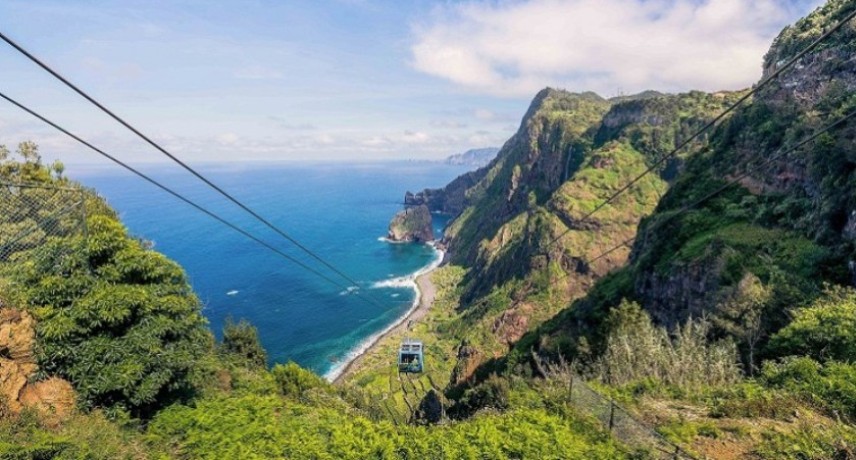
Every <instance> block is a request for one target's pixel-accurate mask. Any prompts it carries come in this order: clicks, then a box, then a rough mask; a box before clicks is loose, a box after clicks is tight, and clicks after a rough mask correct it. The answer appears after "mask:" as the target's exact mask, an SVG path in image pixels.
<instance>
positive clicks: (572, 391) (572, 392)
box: [568, 372, 574, 404]
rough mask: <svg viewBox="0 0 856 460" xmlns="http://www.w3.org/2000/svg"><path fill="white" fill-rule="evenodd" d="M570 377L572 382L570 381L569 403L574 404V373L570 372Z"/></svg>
mask: <svg viewBox="0 0 856 460" xmlns="http://www.w3.org/2000/svg"><path fill="white" fill-rule="evenodd" d="M568 375H569V376H570V380H568V402H570V403H571V404H573V402H574V373H573V372H570V373H569V374H568Z"/></svg>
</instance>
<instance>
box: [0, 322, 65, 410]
mask: <svg viewBox="0 0 856 460" xmlns="http://www.w3.org/2000/svg"><path fill="white" fill-rule="evenodd" d="M35 337H36V332H35V321H34V320H33V317H32V316H30V314H29V313H27V312H23V311H20V310H17V309H14V308H0V415H3V414H4V413H5V412H8V413H11V414H17V413H20V412H21V411H22V410H23V409H24V408H25V407H29V408H33V409H35V410H37V411H38V412H39V413H40V414H41V415H42V416H43V419H44V420H45V421H47V422H49V423H55V422H56V421H58V420H60V419H62V418H63V417H65V416H67V415H68V414H70V413H71V411H73V410H74V401H75V396H74V389H73V388H72V386H71V384H70V383H68V382H67V381H65V380H63V379H60V378H56V377H52V378H49V379H47V380H44V381H40V382H31V381H30V380H31V378H32V377H33V374H35V372H36V371H37V370H38V366H37V365H36V362H35V359H34V357H33V346H34V344H35Z"/></svg>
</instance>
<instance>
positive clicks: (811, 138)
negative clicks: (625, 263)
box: [586, 110, 856, 265]
mask: <svg viewBox="0 0 856 460" xmlns="http://www.w3.org/2000/svg"><path fill="white" fill-rule="evenodd" d="M854 116H856V110H853V111H851V112H850V113H848V114H847V115H845V116H843V117H841V118H839V119H838V120H836V121H835V122H833V123H830V124H828V125H826V126H824V127H823V128H821V129H820V130H818V131H817V132H815V133H813V134H812V135H811V136H808V137H806V138H805V139H803V140H801V141H800V142H797V143H796V144H794V145H792V146H790V147H788V148H786V149H784V150H780V151H779V152H778V153H775V154H773V155H771V156H769V157H767V158H765V159H764V160H763V161H761V162H760V163H758V164H757V165H755V166H754V169H758V168H761V167H764V166H766V165H768V164H770V163H772V162H774V161H776V160H778V159H780V158H782V157H785V156H787V155H790V154H791V152H794V151H796V150H799V149H800V148H802V147H803V146H805V145H806V144H809V143H810V142H813V141H814V140H815V139H817V138H818V137H820V136H822V135H823V134H826V133H827V132H829V131H831V130H833V129H835V128H836V127H838V126H840V125H842V124H844V123H845V122H847V121H848V120H850V119H851V118H853V117H854ZM745 167H746V168H747V170H746V171H744V172H742V173H740V174H738V175H737V176H734V177H733V178H732V179H731V180H729V181H727V182H726V183H725V184H723V185H722V186H720V187H719V188H717V189H716V190H714V191H712V192H710V193H708V194H707V195H705V196H703V197H702V198H700V199H698V200H696V201H694V202H692V203H689V204H687V205H684V206H682V207H681V208H680V209H678V210H677V211H674V213H671V214H668V215H666V217H664V218H663V219H661V220H659V221H657V222H655V223H654V225H653V226H652V227H650V228H647V229H646V232H650V231H651V230H652V229H655V228H659V227H660V226H661V225H663V224H665V223H666V222H668V221H670V220H672V219H674V218H676V217H678V216H680V215H682V214H685V213H687V212H689V211H690V210H692V209H694V208H695V207H696V206H698V205H700V204H702V203H704V202H705V201H707V200H709V199H711V198H713V197H714V196H716V195H719V194H720V193H722V192H724V191H725V190H727V189H728V188H729V187H731V186H733V185H735V184H737V183H739V182H740V181H741V180H743V179H744V178H746V177H748V176H749V175H750V174H752V172H753V171H752V169H750V168H749V165H748V163H747V164H746V165H745ZM634 240H636V237H631V238H628V239H626V240H624V241H622V242H621V243H619V244H617V245H615V246H613V247H612V248H610V249H608V250H606V251H604V252H602V253H601V254H600V255H598V256H597V257H594V258H592V259H589V260H587V261H586V263H587V265H591V263H593V262H595V261H597V260H600V259H602V258H604V257H606V256H608V255H609V254H611V253H613V252H615V251H617V250H618V249H620V248H622V247H625V246H628V245H630V244H631V243H632V242H633V241H634Z"/></svg>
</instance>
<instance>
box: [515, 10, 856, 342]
mask: <svg viewBox="0 0 856 460" xmlns="http://www.w3.org/2000/svg"><path fill="white" fill-rule="evenodd" d="M854 8H856V4H854V3H853V2H846V1H831V2H829V3H827V4H826V5H825V6H824V7H822V8H820V9H819V10H818V11H816V12H815V13H813V14H812V15H810V16H809V17H807V18H806V19H803V20H801V21H800V22H798V23H797V24H796V25H794V26H792V27H788V28H786V29H785V30H784V31H783V32H782V34H781V35H780V36H779V37H778V38H777V39H776V41H775V42H774V43H773V46H772V47H771V49H770V51H769V52H768V53H767V57H766V59H765V64H764V74H765V76H767V75H769V74H770V73H771V72H773V71H774V70H775V69H777V68H779V66H781V65H782V64H783V63H784V62H787V60H789V59H791V58H792V57H793V56H794V55H795V54H796V53H797V52H798V51H799V50H800V49H802V48H804V47H805V46H807V45H808V44H809V43H811V42H812V41H813V40H815V39H816V38H817V37H819V36H820V35H821V34H822V33H823V32H825V31H826V30H827V29H828V27H830V26H831V25H832V24H835V23H836V22H838V21H839V20H840V19H841V18H843V17H844V16H845V15H846V14H848V13H850V12H852V11H853V9H854ZM854 43H856V24H854V23H853V21H851V22H850V23H849V24H847V25H846V26H845V27H844V29H842V30H841V31H839V32H838V33H836V34H835V35H834V36H832V37H830V39H829V40H828V41H827V42H825V43H824V44H823V45H822V46H820V47H819V48H818V49H816V50H814V51H813V52H811V53H809V54H808V55H806V56H805V57H803V58H802V59H801V60H800V61H799V62H798V63H797V64H796V65H795V66H794V67H793V68H791V69H789V70H787V71H786V72H785V73H784V74H782V75H781V76H780V77H779V78H778V79H776V80H774V81H773V82H772V83H771V84H770V86H768V87H766V88H764V89H763V90H762V91H760V92H759V93H758V94H757V95H756V96H755V97H754V99H753V100H751V102H749V103H747V104H745V105H744V106H743V107H741V108H740V109H739V110H738V111H736V112H735V113H734V115H733V116H732V117H731V118H729V119H728V120H727V121H726V122H724V123H722V124H721V125H720V126H719V127H718V128H717V129H715V130H714V131H713V132H712V134H711V135H710V136H709V137H708V138H707V139H705V140H704V141H703V142H699V143H698V144H697V146H696V148H695V149H690V151H692V150H695V151H697V152H699V153H697V154H694V155H690V156H688V157H685V158H684V159H682V160H680V165H679V167H678V168H677V169H676V170H675V171H673V173H674V174H673V175H669V176H668V178H670V179H673V180H672V184H673V185H672V186H671V187H670V188H669V190H668V191H667V192H666V193H665V195H664V196H663V197H662V199H660V200H659V202H658V204H657V207H656V210H655V211H654V212H653V213H652V214H651V215H650V216H649V217H646V218H644V219H643V220H642V221H641V223H640V225H639V228H638V231H636V235H637V236H636V239H635V242H634V244H633V248H632V252H631V253H630V255H629V259H628V261H627V264H626V265H622V266H621V268H620V269H619V270H617V271H614V272H612V273H611V274H610V275H609V276H607V277H605V278H603V279H602V280H600V281H599V282H598V283H597V284H596V285H595V286H594V288H593V290H592V291H591V292H590V293H589V295H587V296H586V297H585V298H584V299H581V300H580V301H578V302H576V303H574V304H573V306H572V307H571V308H569V309H567V310H566V311H564V312H563V313H562V314H561V315H559V316H558V317H557V318H556V319H554V320H553V321H551V324H550V325H549V327H546V328H545V329H543V330H542V331H540V332H539V334H537V335H538V337H537V340H539V341H540V343H541V344H544V345H545V348H547V349H552V350H553V351H556V352H561V353H562V354H563V356H566V357H568V356H575V353H577V352H578V351H579V350H578V349H577V348H576V345H574V340H573V339H571V340H569V339H568V338H569V337H580V336H585V337H586V341H585V343H586V345H585V346H586V349H590V348H589V347H590V346H591V345H592V343H593V342H592V340H594V342H595V343H596V342H597V339H598V330H599V328H601V327H602V325H601V319H602V318H603V317H604V315H606V314H607V311H608V310H609V309H611V308H613V307H614V306H616V305H618V304H619V302H620V301H621V299H622V298H628V299H631V300H635V301H638V302H639V304H640V305H642V306H643V308H645V309H646V310H647V311H648V312H649V313H650V314H651V316H652V318H653V319H654V320H655V321H657V322H658V323H660V324H663V325H666V326H668V327H675V326H676V325H679V324H681V323H683V322H685V321H686V320H687V319H689V318H691V317H693V318H699V317H706V318H708V319H709V320H711V321H712V323H713V324H714V325H715V326H716V327H714V331H713V332H712V333H713V334H714V335H716V336H723V335H729V334H732V333H733V331H734V330H735V329H740V328H744V327H746V325H745V324H742V323H741V321H743V319H740V318H738V319H736V320H735V319H734V318H733V317H729V315H731V314H732V313H733V312H729V311H727V309H728V304H729V299H732V298H733V297H734V295H735V293H736V292H737V291H738V285H739V283H740V282H741V280H744V279H747V278H751V279H758V280H759V283H760V285H761V288H762V289H763V290H764V291H765V292H767V293H769V294H768V295H766V296H765V299H766V300H765V301H764V302H762V303H759V304H758V305H759V306H758V308H759V311H758V312H757V314H758V315H759V317H760V318H761V320H760V322H759V323H757V325H756V326H753V327H758V328H760V329H759V330H758V334H760V337H769V336H771V335H772V334H774V333H775V332H776V331H777V330H778V329H779V328H781V327H782V326H783V325H785V324H787V323H788V322H789V320H790V315H791V314H792V312H793V310H794V308H796V307H798V306H800V305H806V304H807V303H810V302H811V301H812V299H814V298H815V297H816V296H817V295H819V294H820V293H821V291H822V286H823V284H824V283H835V284H853V280H854V272H853V267H856V264H854V260H856V243H855V242H854V236H856V235H854V232H853V231H852V229H853V228H854V227H856V200H854V197H856V173H855V172H856V124H854V122H853V120H852V119H851V121H849V122H848V123H846V124H844V125H841V126H839V127H838V128H836V129H834V130H832V131H830V132H829V133H827V134H825V135H823V136H821V137H820V138H818V139H817V140H816V141H815V142H812V143H811V144H808V145H806V146H804V147H802V148H799V149H797V150H794V151H792V152H790V153H788V154H787V155H782V152H783V151H786V150H789V147H791V146H794V145H796V144H798V143H799V142H800V141H802V140H803V139H805V138H807V137H808V136H810V135H811V134H812V133H815V132H817V131H819V130H820V129H823V128H824V127H825V126H827V125H829V124H830V123H832V122H833V121H836V120H839V119H841V118H842V117H843V116H844V115H845V114H849V113H851V112H852V111H853V110H856V98H854V96H853V95H854V94H856V77H854V75H856V54H854V51H856V45H854ZM714 96H715V97H718V95H714ZM725 97H726V98H727V97H728V96H725ZM646 102H647V103H648V104H650V102H648V101H636V102H630V103H626V104H623V105H625V106H627V105H628V104H629V105H630V106H634V107H633V110H632V111H630V112H629V113H626V114H625V115H624V116H622V117H614V116H610V115H608V116H607V117H606V118H605V119H604V123H603V124H602V125H601V127H600V129H599V131H598V134H597V135H596V138H597V137H599V136H610V135H613V133H616V132H619V131H623V132H625V133H629V132H631V131H632V130H638V129H639V126H640V125H639V124H638V120H640V119H644V120H646V123H645V124H646V125H648V126H663V125H664V121H663V120H660V119H655V118H653V117H652V116H651V115H649V114H646V111H645V109H643V108H638V107H635V105H637V104H640V103H646ZM700 121H701V120H698V121H696V122H693V123H685V127H681V128H680V129H679V130H677V132H684V131H685V129H692V128H693V127H694V126H695V125H696V124H697V123H698V122H700ZM627 123H630V124H629V125H627ZM673 126H674V125H673ZM631 137H635V135H634V136H631ZM658 138H660V139H662V138H663V137H662V135H659V136H658ZM652 139H653V138H652ZM670 143H671V142H670ZM634 145H635V146H636V147H637V148H639V149H642V150H645V149H646V148H647V147H646V146H645V145H646V144H642V143H639V142H635V143H634ZM738 176H741V179H740V181H739V182H738V183H737V184H735V185H731V186H729V187H726V188H725V189H724V190H723V191H722V192H721V193H720V194H718V195H716V196H715V197H713V198H711V199H709V200H706V201H704V202H702V203H701V204H699V205H698V206H694V207H693V208H692V209H691V210H690V211H687V212H684V211H681V209H682V208H683V207H685V206H687V205H690V204H693V203H695V202H696V201H697V200H699V199H700V198H702V197H705V196H707V195H708V194H710V193H711V192H712V191H715V190H718V189H719V188H721V187H723V186H724V185H726V184H728V183H729V181H731V180H732V179H734V178H735V177H738ZM743 176H745V177H743ZM634 193H635V192H634ZM735 321H736V323H735ZM533 340H536V337H533ZM735 340H737V341H738V343H739V344H740V346H741V348H742V349H744V350H745V347H746V346H747V344H746V343H744V342H743V341H742V339H741V338H740V337H735ZM559 342H561V344H560V343H559ZM529 343H532V342H529ZM756 346H757V347H758V348H759V349H761V348H763V339H762V340H761V344H760V345H755V344H753V347H756Z"/></svg>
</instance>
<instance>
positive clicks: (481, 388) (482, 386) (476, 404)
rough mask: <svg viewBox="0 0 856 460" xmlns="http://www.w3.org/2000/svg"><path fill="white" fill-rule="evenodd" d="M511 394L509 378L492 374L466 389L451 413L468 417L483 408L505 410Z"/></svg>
mask: <svg viewBox="0 0 856 460" xmlns="http://www.w3.org/2000/svg"><path fill="white" fill-rule="evenodd" d="M510 395H511V386H510V385H509V383H508V380H506V379H504V378H502V377H499V376H497V375H496V374H491V375H490V376H489V377H488V378H487V379H486V380H485V381H483V382H481V383H479V384H478V385H476V386H475V387H473V388H470V389H468V390H466V391H465V392H464V394H463V396H462V397H461V398H460V399H459V400H458V401H457V402H456V403H455V405H454V406H453V407H452V408H450V409H449V413H450V415H454V416H455V417H467V416H471V415H472V414H475V413H476V412H477V411H479V410H481V409H496V410H505V409H508V407H509V401H510Z"/></svg>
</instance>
